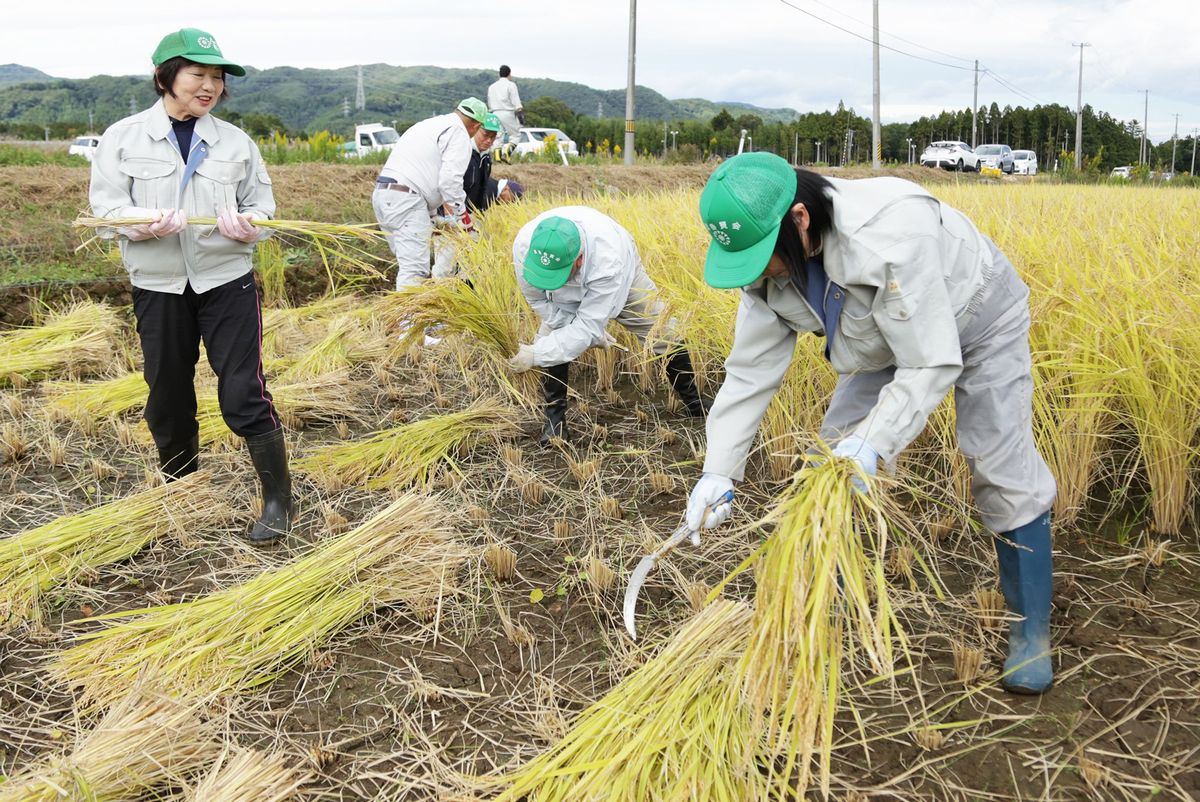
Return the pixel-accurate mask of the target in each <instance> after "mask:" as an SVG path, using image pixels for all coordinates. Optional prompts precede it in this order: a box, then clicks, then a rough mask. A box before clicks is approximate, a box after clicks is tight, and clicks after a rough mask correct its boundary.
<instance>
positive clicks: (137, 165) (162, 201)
mask: <svg viewBox="0 0 1200 802" xmlns="http://www.w3.org/2000/svg"><path fill="white" fill-rule="evenodd" d="M175 168H176V163H175V162H174V161H165V160H163V159H154V158H150V157H149V156H126V157H125V158H123V159H121V163H120V165H118V169H120V171H121V172H122V173H124V174H125V175H127V176H129V178H130V180H131V184H132V186H131V189H130V192H129V194H130V197H132V198H133V205H134V206H142V207H145V208H147V209H173V208H175V194H176V188H177V187H178V182H177V181H175V180H174V176H175Z"/></svg>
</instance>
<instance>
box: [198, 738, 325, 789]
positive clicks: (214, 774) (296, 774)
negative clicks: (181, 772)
mask: <svg viewBox="0 0 1200 802" xmlns="http://www.w3.org/2000/svg"><path fill="white" fill-rule="evenodd" d="M307 780H308V774H307V772H301V771H296V770H294V769H290V768H288V766H287V762H286V761H285V759H284V757H283V755H280V754H270V755H268V754H264V753H262V752H258V751H255V750H253V749H246V750H241V751H238V752H237V753H236V754H234V755H232V756H231V755H230V753H229V751H228V750H226V751H225V752H223V753H222V754H221V756H220V757H219V758H218V759H217V762H216V763H215V764H214V765H213V767H212V770H210V771H209V773H208V774H206V775H205V776H204V778H203V779H202V780H200V782H199V783H198V784H197V785H196V787H195V788H192V789H190V790H188V791H187V792H186V793H185V794H184V799H185V800H187V802H283V800H285V799H292V798H293V797H294V796H295V795H296V791H297V790H299V788H300V786H301V785H303V784H304V783H305V782H306V781H307Z"/></svg>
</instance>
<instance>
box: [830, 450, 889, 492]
mask: <svg viewBox="0 0 1200 802" xmlns="http://www.w3.org/2000/svg"><path fill="white" fill-rule="evenodd" d="M833 455H834V456H835V457H846V458H848V459H852V460H854V461H855V462H857V463H858V467H859V468H861V469H862V472H863V473H865V474H866V475H867V476H874V475H875V469H876V467H878V464H879V453H878V452H876V451H875V449H874V448H872V447H871V444H870V443H868V442H867V441H866V440H864V439H862V438H861V437H855V436H850V437H847V438H846V439H845V440H843V441H842V442H840V443H838V444H837V447H836V448H834V449H833ZM851 481H852V482H853V483H854V487H855V489H856V490H858V491H859V492H860V493H866V492H867V485H866V482H864V481H863V480H862V479H861V478H859V477H857V476H856V477H854V478H853V479H852V480H851Z"/></svg>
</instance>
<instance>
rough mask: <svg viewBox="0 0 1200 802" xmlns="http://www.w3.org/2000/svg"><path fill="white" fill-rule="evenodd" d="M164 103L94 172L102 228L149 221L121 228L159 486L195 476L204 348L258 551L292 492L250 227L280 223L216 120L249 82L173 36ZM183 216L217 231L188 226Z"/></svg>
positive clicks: (208, 39) (239, 139)
mask: <svg viewBox="0 0 1200 802" xmlns="http://www.w3.org/2000/svg"><path fill="white" fill-rule="evenodd" d="M152 61H153V63H154V67H155V69H154V89H155V92H157V93H158V96H159V101H158V102H157V103H155V104H154V105H153V106H151V107H150V108H149V109H146V110H145V111H143V112H141V113H139V114H135V115H133V116H131V117H126V118H125V119H123V120H121V121H119V122H117V123H115V124H113V125H112V126H111V127H110V128H109V129H108V130H107V131H105V132H104V136H103V138H102V139H101V141H100V146H99V148H98V149H97V151H96V156H95V159H94V160H93V162H92V183H91V191H90V200H91V205H92V210H93V213H94V214H95V215H96V216H98V217H110V218H144V219H148V220H149V221H150V222H148V223H145V224H141V225H131V226H123V227H119V228H116V229H115V230H113V231H112V232H110V233H109V236H114V235H115V236H117V237H118V238H119V239H120V245H121V255H122V258H123V259H124V262H125V267H126V268H127V269H128V270H129V277H130V281H131V282H132V283H133V310H134V315H135V316H136V318H137V330H138V335H139V337H140V338H141V344H142V354H143V357H144V363H145V364H144V367H143V375H144V376H145V378H146V384H147V385H149V390H150V393H149V397H148V398H147V400H146V408H145V417H146V423H147V425H148V426H149V427H150V432H151V434H152V435H153V436H154V443H155V445H156V446H157V447H158V457H159V463H160V465H161V467H162V471H163V473H164V474H165V475H166V477H167V480H168V481H170V480H171V479H175V478H178V477H181V476H184V475H186V474H189V473H192V472H193V471H195V470H196V468H197V466H198V462H199V451H200V445H199V439H198V432H199V427H198V425H197V423H196V390H195V386H194V384H193V382H194V379H195V372H196V362H197V360H198V359H199V346H200V342H201V340H203V342H204V347H205V351H206V353H207V355H208V361H209V364H210V365H212V368H213V371H214V372H215V373H216V374H217V396H218V399H219V401H220V405H221V414H222V416H223V417H224V419H225V423H226V424H227V425H228V426H229V428H230V429H232V430H233V432H234V433H235V434H238V435H240V436H242V437H244V438H245V439H246V445H247V448H248V449H249V451H250V458H251V460H252V462H253V464H254V469H255V471H256V472H257V473H258V477H259V479H260V481H261V483H262V493H263V510H262V516H261V517H260V518H259V520H258V521H257V522H256V523H255V524H254V527H253V528H252V529H251V531H250V533H249V539H250V541H251V542H253V543H260V544H261V543H269V542H271V541H273V540H275V539H276V538H278V537H279V536H281V535H283V534H286V533H287V531H288V529H289V527H290V524H291V515H292V497H291V480H290V477H289V475H288V465H287V452H286V449H285V445H284V439H283V429H282V428H281V426H280V423H279V416H278V415H277V414H276V411H275V408H274V405H273V404H272V401H271V394H270V393H269V392H267V382H266V378H265V376H264V375H263V366H262V306H261V302H260V300H259V295H258V288H257V287H256V286H255V282H254V273H253V271H252V263H251V255H252V254H253V252H254V245H255V243H256V242H258V240H259V239H260V233H259V232H260V229H258V228H256V227H255V226H254V225H253V224H252V223H251V221H252V220H256V219H257V220H268V219H270V218H271V217H272V215H274V213H275V199H274V197H273V195H272V193H271V179H270V178H268V177H267V171H266V168H265V167H264V166H263V163H262V157H261V155H260V154H259V152H258V147H257V146H256V145H255V144H254V141H253V140H252V139H251V138H250V137H249V136H247V135H246V134H245V133H244V132H243V131H242V130H241V129H239V128H237V127H236V126H233V125H230V124H229V123H226V122H224V121H222V120H218V119H216V118H214V117H212V116H211V115H210V112H211V111H212V110H213V107H214V106H216V104H217V102H218V101H219V100H221V99H222V98H224V97H226V96H227V92H226V90H225V76H226V75H239V76H240V75H245V74H246V71H245V70H244V69H243V68H242V67H240V66H238V65H236V64H233V63H231V62H230V61H229V60H227V59H226V58H225V57H224V56H223V55H222V53H221V50H220V48H219V47H218V46H217V43H216V40H215V39H213V37H212V36H211V35H209V34H208V33H205V32H204V31H200V30H197V29H195V28H184V29H183V30H180V31H176V32H174V33H170V34H168V35H167V36H165V37H163V39H162V41H161V42H159V45H158V48H157V49H156V50H155V51H154V55H153V57H152ZM189 216H190V217H216V218H217V225H216V226H215V227H212V226H195V225H193V226H189V225H188V218H189Z"/></svg>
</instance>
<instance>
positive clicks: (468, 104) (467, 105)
mask: <svg viewBox="0 0 1200 802" xmlns="http://www.w3.org/2000/svg"><path fill="white" fill-rule="evenodd" d="M458 110H459V111H461V112H462V113H463V114H465V115H467V116H468V117H470V118H471V119H472V120H474V121H475V122H477V123H482V122H483V121H484V120H486V119H487V116H488V110H487V104H486V103H484V102H483V101H482V100H480V99H479V98H477V97H469V98H466V99H465V100H463V102H462V103H459V104H458Z"/></svg>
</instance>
